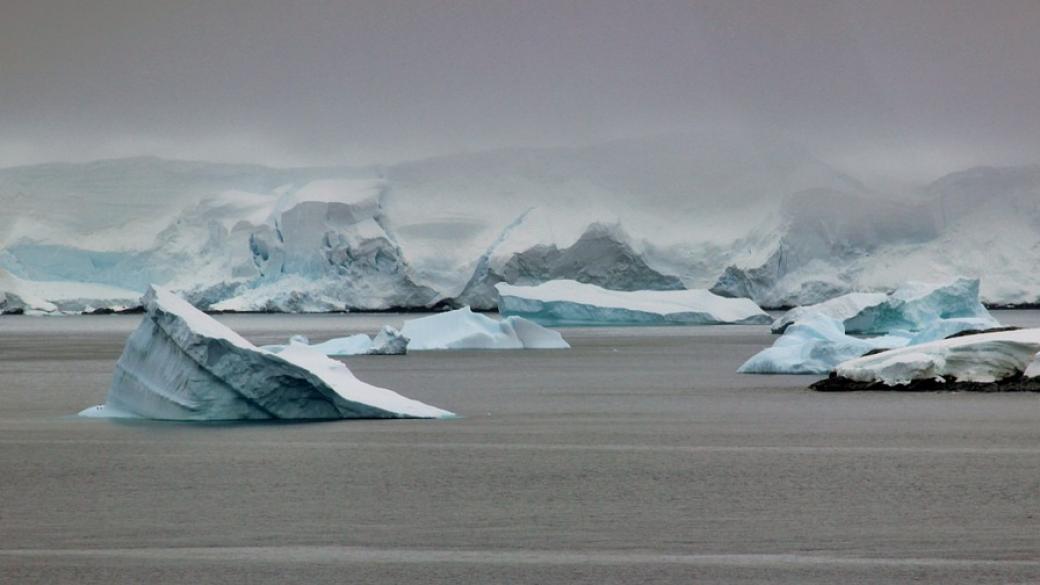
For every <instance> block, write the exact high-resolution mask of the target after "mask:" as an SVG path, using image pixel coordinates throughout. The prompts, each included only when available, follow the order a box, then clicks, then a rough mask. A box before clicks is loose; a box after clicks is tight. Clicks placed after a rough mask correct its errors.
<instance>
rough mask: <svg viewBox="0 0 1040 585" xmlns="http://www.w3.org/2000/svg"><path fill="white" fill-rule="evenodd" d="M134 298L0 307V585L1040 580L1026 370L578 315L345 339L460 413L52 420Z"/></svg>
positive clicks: (132, 322) (97, 383)
mask: <svg viewBox="0 0 1040 585" xmlns="http://www.w3.org/2000/svg"><path fill="white" fill-rule="evenodd" d="M412 316H413V315H408V316H403V315H385V314H381V315H329V316H276V315H236V316H222V317H220V319H221V320H222V321H225V322H227V323H228V324H229V325H231V326H232V327H233V328H235V329H236V330H238V331H240V332H241V333H242V334H243V335H245V336H246V337H248V338H249V339H251V340H253V341H254V342H258V343H270V342H275V341H281V340H284V339H285V338H286V337H288V335H289V334H291V333H304V334H307V335H309V336H310V337H311V338H312V340H313V341H320V340H323V339H326V338H328V337H332V336H340V335H346V334H350V333H355V332H360V331H365V332H370V333H372V332H375V331H376V330H377V329H378V327H379V326H380V325H381V324H383V323H384V322H389V323H391V324H397V325H399V324H400V322H401V321H402V320H403V318H405V317H412ZM998 317H999V318H1000V319H1001V320H1003V321H1005V322H1007V323H1010V324H1024V325H1040V313H1036V312H1030V311H1003V312H999V313H998ZM139 319H140V317H139V316H93V317H70V318H30V317H3V318H0V583H4V584H8V583H40V584H54V583H77V584H79V583H83V584H92V583H97V584H105V585H109V584H113V583H184V584H200V583H202V584H207V583H308V584H320V583H372V584H375V583H387V584H398V583H422V584H424V585H435V584H449V583H450V584H453V585H454V584H460V583H480V584H483V583H509V584H515V583H520V584H524V583H531V584H535V583H538V584H544V583H595V584H602V583H639V584H644V583H691V582H696V583H726V584H750V583H792V584H799V585H812V584H828V585H830V584H834V583H841V584H842V585H853V584H858V583H906V582H914V583H935V584H943V585H948V584H951V583H971V584H978V583H1001V584H1003V583H1037V582H1040V396H1037V395H1035V394H1032V395H1026V394H1020V395H1011V394H1005V395H978V394H957V393H945V394H900V393H858V394H817V393H813V392H811V391H808V390H806V389H805V388H806V386H807V385H808V384H809V383H810V382H811V381H813V380H814V379H815V378H812V377H799V376H744V375H738V374H736V373H735V370H736V368H737V366H738V365H740V363H741V362H742V361H743V360H744V359H746V358H747V357H749V356H750V355H752V354H753V353H755V352H756V351H758V350H759V349H761V348H762V347H764V346H766V345H768V344H770V343H772V341H773V339H774V337H773V336H771V335H770V334H769V333H768V330H767V328H766V327H699V328H698V327H675V328H624V329H620V328H599V329H567V330H564V334H565V336H566V337H567V339H568V340H569V341H570V342H571V343H572V344H573V346H574V348H573V349H572V350H569V351H503V352H477V351H470V352H450V353H421V354H412V355H408V356H405V357H398V356H365V357H358V358H351V359H349V360H347V363H348V364H349V365H350V367H351V368H352V369H353V370H354V371H355V373H357V374H358V376H359V377H361V378H362V379H364V380H366V381H369V382H372V383H375V384H379V385H382V386H386V387H389V388H393V389H395V390H398V391H399V392H401V393H403V394H405V395H407V396H410V397H413V398H416V399H419V400H423V401H426V402H429V403H431V404H434V405H436V406H440V407H443V408H447V409H449V410H453V411H455V412H457V413H459V414H461V415H462V418H460V419H457V420H450V421H344V422H330V423H310V424H239V425H227V424H223V425H187V424H174V423H138V424H128V423H114V422H109V421H102V420H84V419H77V418H76V417H74V416H71V415H73V414H74V413H76V412H77V411H79V410H80V409H82V408H84V407H86V406H90V405H93V404H97V403H99V402H101V401H103V399H104V395H105V392H106V389H107V386H108V382H109V379H110V376H111V372H112V367H113V364H114V362H115V360H116V358H117V357H118V356H119V353H120V351H121V349H122V344H123V341H124V339H125V338H126V336H127V334H128V333H129V332H130V331H131V330H132V329H133V328H134V327H135V326H136V324H137V322H138V320H139Z"/></svg>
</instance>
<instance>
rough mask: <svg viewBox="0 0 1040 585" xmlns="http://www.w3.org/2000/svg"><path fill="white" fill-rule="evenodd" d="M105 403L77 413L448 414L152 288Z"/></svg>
mask: <svg viewBox="0 0 1040 585" xmlns="http://www.w3.org/2000/svg"><path fill="white" fill-rule="evenodd" d="M142 302H143V303H144V305H145V309H146V314H145V317H144V319H143V320H142V322H141V325H140V326H139V327H138V328H137V330H135V331H134V333H133V334H131V336H130V338H129V339H128V340H127V343H126V347H125V348H124V350H123V355H122V356H121V357H120V358H119V361H118V362H117V364H116V371H115V374H114V376H113V379H112V385H111V387H110V388H109V391H108V396H107V398H106V400H105V403H104V404H103V405H101V406H95V407H91V408H88V409H86V410H84V411H83V412H81V413H80V414H81V415H83V416H101V417H121V416H131V417H138V418H148V419H159V420H191V421H200V420H247V419H248V420H257V419H295V420H305V419H345V418H448V417H452V416H454V415H453V414H452V413H450V412H448V411H446V410H442V409H440V408H436V407H433V406H430V405H428V404H424V403H422V402H419V401H416V400H412V399H410V398H406V397H404V396H401V395H400V394H398V393H396V392H393V391H392V390H387V389H385V388H379V387H377V386H373V385H371V384H367V383H365V382H362V381H361V380H359V379H357V378H356V377H355V376H354V374H353V373H352V372H351V371H350V370H349V369H348V368H347V367H346V366H345V365H344V364H343V363H341V362H338V361H336V360H333V359H330V358H328V357H326V356H325V355H323V354H321V353H320V352H317V351H315V350H314V349H312V348H310V347H308V346H306V345H305V344H302V343H290V344H289V345H288V346H286V347H284V348H283V349H282V350H281V351H279V352H278V353H274V352H271V351H267V350H264V349H261V348H258V347H256V346H254V345H253V344H252V343H250V342H249V341H247V340H246V339H244V338H243V337H241V336H240V335H238V334H237V333H235V332H234V331H232V330H231V329H229V328H228V327H226V326H224V325H223V324H221V323H219V322H218V321H216V320H215V319H213V318H212V317H209V316H208V315H206V314H205V313H202V312H201V311H199V310H198V309H196V308H194V307H193V306H191V305H190V304H189V303H188V302H187V301H185V300H183V299H181V298H180V297H178V296H176V295H174V294H173V293H171V292H169V291H167V290H165V289H162V288H159V287H156V286H152V287H150V288H149V290H148V292H147V293H146V294H145V296H144V298H143V299H142Z"/></svg>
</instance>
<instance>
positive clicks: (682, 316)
mask: <svg viewBox="0 0 1040 585" xmlns="http://www.w3.org/2000/svg"><path fill="white" fill-rule="evenodd" d="M495 288H497V289H498V294H499V301H498V311H499V313H501V314H502V315H513V316H520V317H525V318H527V319H531V320H532V321H535V322H538V323H542V324H546V325H721V324H762V323H769V322H770V320H771V319H770V317H769V315H768V314H766V312H765V311H763V310H762V309H761V308H759V306H758V305H756V304H755V303H754V302H753V301H750V300H748V299H730V298H725V297H720V296H718V295H716V294H713V293H711V292H708V291H706V290H668V291H659V290H642V291H615V290H607V289H605V288H601V287H598V286H595V285H592V284H584V283H581V282H576V281H573V280H553V281H550V282H546V283H543V284H540V285H537V286H514V285H510V284H504V283H500V284H497V285H495Z"/></svg>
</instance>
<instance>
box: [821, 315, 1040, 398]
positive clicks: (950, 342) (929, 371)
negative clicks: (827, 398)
mask: <svg viewBox="0 0 1040 585" xmlns="http://www.w3.org/2000/svg"><path fill="white" fill-rule="evenodd" d="M1038 352H1040V329H1021V330H1017V331H1000V332H993V333H981V334H978V335H967V336H963V337H955V338H953V339H943V340H940V341H933V342H931V343H925V344H922V345H915V346H911V347H906V348H902V349H895V350H891V351H886V352H883V353H879V354H875V355H871V356H866V357H861V358H857V359H853V360H849V361H847V362H844V363H842V364H840V365H839V366H838V367H837V368H836V369H835V374H836V375H837V376H839V377H840V378H844V379H847V380H850V381H854V382H867V383H880V384H883V385H885V386H903V385H907V384H909V383H911V382H913V381H917V380H932V379H941V380H945V381H952V380H956V381H959V382H979V383H990V382H998V381H1000V380H1003V379H1006V378H1009V377H1013V376H1016V375H1020V374H1021V375H1025V376H1027V377H1035V376H1038V375H1040V363H1038V361H1037V353H1038Z"/></svg>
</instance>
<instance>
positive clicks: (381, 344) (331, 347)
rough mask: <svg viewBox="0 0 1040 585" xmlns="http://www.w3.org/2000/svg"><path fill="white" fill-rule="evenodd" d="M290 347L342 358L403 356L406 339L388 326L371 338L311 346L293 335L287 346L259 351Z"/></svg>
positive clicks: (359, 336)
mask: <svg viewBox="0 0 1040 585" xmlns="http://www.w3.org/2000/svg"><path fill="white" fill-rule="evenodd" d="M290 345H302V346H304V347H308V348H310V349H312V350H314V351H317V352H318V353H320V354H322V355H327V356H329V357H342V356H351V355H404V354H405V353H406V352H407V351H408V338H407V337H405V336H403V335H402V334H401V332H400V331H398V330H397V329H394V328H393V327H391V326H389V325H384V326H383V329H382V330H380V331H379V333H378V334H376V336H375V338H374V339H373V338H371V337H369V336H368V335H365V334H364V333H358V334H357V335H350V336H347V337H335V338H332V339H329V340H328V341H323V342H321V343H315V344H313V345H312V344H311V343H310V340H309V339H307V338H306V337H304V336H303V335H293V336H292V337H290V338H289V344H288V345H265V346H263V347H261V348H260V349H263V350H267V351H270V352H273V353H281V352H282V351H283V350H285V348H287V347H289V346H290Z"/></svg>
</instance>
